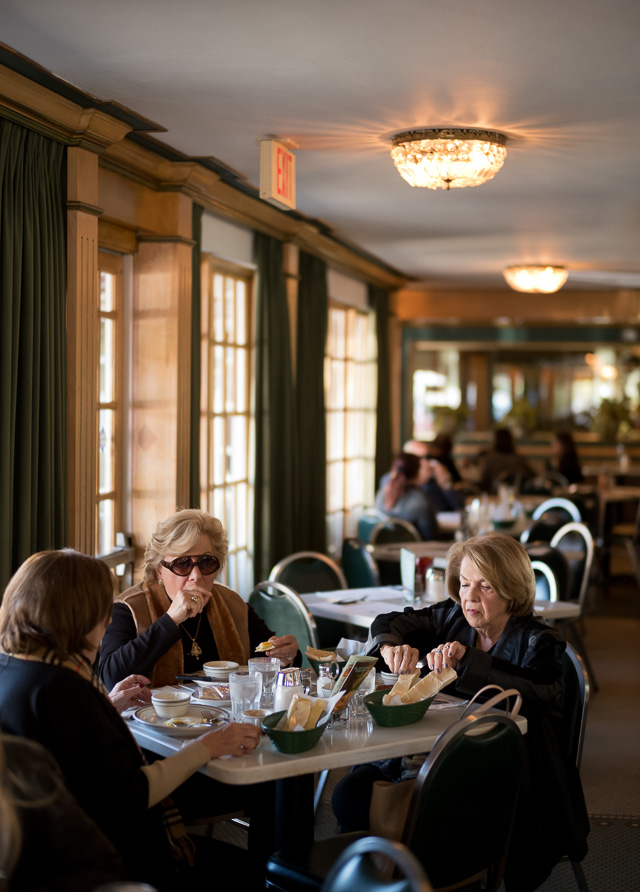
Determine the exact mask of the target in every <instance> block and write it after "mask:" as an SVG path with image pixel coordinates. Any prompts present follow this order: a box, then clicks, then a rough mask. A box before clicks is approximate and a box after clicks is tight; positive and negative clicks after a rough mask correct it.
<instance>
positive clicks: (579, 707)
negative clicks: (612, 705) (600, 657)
mask: <svg viewBox="0 0 640 892" xmlns="http://www.w3.org/2000/svg"><path fill="white" fill-rule="evenodd" d="M562 674H563V676H564V693H563V695H562V703H561V707H560V708H561V711H562V718H563V720H564V728H565V735H566V737H565V739H566V744H567V749H568V751H569V754H570V755H571V758H572V760H573V761H574V762H575V764H576V767H577V769H578V771H580V765H581V763H582V750H583V747H584V735H585V730H586V726H587V710H588V708H589V696H590V691H589V676H588V674H587V670H586V668H585V665H584V662H583V660H582V659H581V657H580V655H579V654H578V653H577V652H576V651H575V650H574V649H573V648H572V647H571V645H570V644H567V649H566V650H565V652H564V654H563V657H562ZM571 869H572V870H573V875H574V877H575V880H576V883H577V885H578V889H579V890H580V892H589V886H588V884H587V880H586V878H585V875H584V871H583V870H582V865H581V864H580V862H579V861H571Z"/></svg>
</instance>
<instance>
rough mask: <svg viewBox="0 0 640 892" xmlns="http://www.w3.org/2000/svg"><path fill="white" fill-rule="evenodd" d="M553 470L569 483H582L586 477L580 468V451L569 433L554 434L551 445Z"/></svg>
mask: <svg viewBox="0 0 640 892" xmlns="http://www.w3.org/2000/svg"><path fill="white" fill-rule="evenodd" d="M551 452H552V453H553V457H552V459H551V469H552V470H553V471H557V472H558V474H562V476H563V477H564V478H565V479H566V480H567V482H568V483H582V482H583V481H584V477H583V475H582V468H581V467H580V459H579V458H578V451H577V449H576V445H575V443H574V442H573V437H572V436H571V434H570V433H569V432H568V431H560V432H559V433H557V434H554V437H553V441H552V443H551Z"/></svg>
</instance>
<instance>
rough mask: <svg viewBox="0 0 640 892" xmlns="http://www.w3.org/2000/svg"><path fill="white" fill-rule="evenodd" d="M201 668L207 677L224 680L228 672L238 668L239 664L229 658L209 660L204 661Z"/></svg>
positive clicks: (227, 676)
mask: <svg viewBox="0 0 640 892" xmlns="http://www.w3.org/2000/svg"><path fill="white" fill-rule="evenodd" d="M202 668H203V669H204V674H205V675H206V676H207V677H208V678H218V679H222V680H223V681H226V679H227V678H229V673H230V672H233V671H234V670H235V669H238V668H239V664H238V663H233V662H232V661H231V660H210V662H208V663H204V665H203V666H202Z"/></svg>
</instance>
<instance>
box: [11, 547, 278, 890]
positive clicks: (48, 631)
mask: <svg viewBox="0 0 640 892" xmlns="http://www.w3.org/2000/svg"><path fill="white" fill-rule="evenodd" d="M113 586H114V579H113V577H112V575H111V573H110V571H109V569H108V567H107V566H106V564H104V563H103V562H102V561H100V560H98V559H97V558H93V557H88V556H87V555H83V554H80V553H79V552H76V551H71V550H63V551H45V552H40V553H38V554H35V555H33V556H32V557H30V558H29V559H28V560H27V561H25V563H24V564H23V565H22V566H21V567H20V568H19V569H18V570H17V572H16V573H15V574H14V576H13V577H12V578H11V580H10V581H9V584H8V586H7V588H6V591H5V593H4V600H3V602H2V605H1V606H0V651H1V652H0V725H1V726H2V728H3V729H4V730H5V731H6V732H7V733H10V734H13V735H15V736H17V737H25V738H27V739H29V740H35V741H37V742H38V743H40V744H41V745H42V746H44V747H46V749H47V750H48V751H49V752H50V753H51V754H52V756H53V757H54V759H55V760H56V762H57V763H58V765H59V766H60V769H61V771H62V775H63V778H64V782H65V785H66V787H67V789H68V790H69V791H70V793H71V794H72V795H73V796H75V798H76V799H77V801H78V803H79V805H80V806H81V808H83V809H84V811H85V812H86V813H87V814H88V815H89V817H91V818H92V819H93V820H94V821H95V823H96V824H97V825H98V827H99V828H100V830H101V831H102V832H103V833H104V835H105V836H106V837H107V838H108V839H109V840H110V841H111V843H112V844H113V845H114V846H115V848H116V850H117V852H118V853H119V855H120V857H121V858H122V860H123V862H124V872H125V876H126V877H127V878H128V879H131V880H137V881H141V882H147V883H150V884H151V885H153V886H155V887H156V888H157V889H158V890H159V892H165V890H166V892H178V890H180V889H184V888H187V886H189V885H190V884H192V883H193V882H196V883H198V882H200V883H202V882H204V881H205V880H206V878H207V877H210V876H211V875H212V873H213V872H216V871H219V869H220V861H219V858H220V857H221V856H222V857H224V858H226V859H227V860H228V861H229V863H228V864H227V865H226V869H227V870H229V871H234V872H235V871H241V872H242V869H243V864H244V863H246V860H245V862H243V858H242V855H244V852H241V850H239V849H238V850H237V851H238V856H237V859H236V858H235V857H233V858H231V857H230V853H234V852H235V851H236V849H235V848H234V847H232V846H224V845H223V844H221V845H218V844H216V843H215V842H214V841H213V840H204V839H203V838H200V837H198V838H192V837H191V836H189V835H188V834H187V833H186V830H185V828H184V825H183V824H182V821H181V816H180V813H179V811H178V810H177V809H176V808H175V805H174V803H173V802H171V801H170V800H168V799H167V797H168V796H169V795H170V794H172V793H173V792H174V791H176V793H177V794H179V793H180V791H181V789H182V785H183V784H184V782H185V781H186V780H187V779H188V778H191V776H192V775H194V774H195V772H196V771H197V770H198V769H199V768H201V767H203V766H204V765H206V764H207V762H208V761H209V760H210V759H216V758H218V757H220V756H223V755H229V756H235V757H242V756H243V755H244V754H245V753H247V752H251V751H252V750H253V749H255V748H256V746H257V745H258V740H259V737H260V731H259V729H258V728H256V727H255V726H254V725H249V724H237V723H229V724H226V725H223V726H222V727H221V728H220V729H218V730H213V731H209V732H208V733H205V734H203V735H201V736H200V737H198V738H197V739H195V740H194V741H190V742H188V743H187V745H186V746H184V747H183V748H182V749H181V750H180V751H179V752H177V753H174V754H173V755H171V756H169V757H168V758H166V759H161V760H159V761H157V762H154V763H153V764H151V765H148V764H145V759H144V757H143V755H142V752H141V750H140V749H139V747H138V745H137V743H136V741H135V739H134V737H133V736H132V734H131V732H130V731H129V728H128V727H127V725H126V723H125V722H124V720H123V719H122V718H121V716H120V715H119V714H118V711H117V710H116V708H115V707H114V704H113V702H112V701H111V700H110V699H109V697H108V695H107V692H106V690H105V688H104V686H103V685H102V683H101V682H100V680H99V678H98V677H97V676H96V675H95V674H94V672H93V668H92V667H93V664H94V661H95V659H96V655H97V652H98V648H99V646H100V641H101V639H102V636H103V634H104V630H105V627H106V625H107V623H108V622H109V618H110V616H111V611H112V608H113V590H114V588H113ZM137 678H139V676H138V677H137ZM139 691H140V687H139V682H138V681H136V680H134V681H133V683H132V684H129V681H128V680H124V681H123V682H121V683H120V687H119V694H120V697H119V698H117V699H118V706H119V708H120V709H122V708H124V707H126V706H127V702H136V701H137V699H138V695H139ZM198 781H199V782H200V783H199V787H200V789H201V793H200V795H201V797H202V798H203V799H204V800H205V802H204V805H205V806H206V807H208V808H209V812H208V814H211V813H212V812H213V813H228V812H230V811H238V810H240V809H241V808H243V807H244V806H243V805H239V804H235V807H234V808H229V807H228V803H227V802H225V801H224V797H225V792H226V793H227V794H229V791H230V795H227V798H232V799H233V800H234V802H235V803H237V801H238V799H239V798H240V800H241V801H242V796H243V795H245V789H243V790H242V791H241V792H239V791H237V788H229V787H226V785H224V784H216V783H215V782H214V781H209V780H208V779H207V778H203V777H199V778H198ZM203 782H204V783H203ZM254 786H255V787H256V789H260V788H266V787H268V786H269V785H268V784H260V785H254ZM218 793H219V795H218ZM266 798H267V797H265V796H262V797H258V799H257V801H258V802H259V803H260V806H261V808H263V809H264V812H265V824H266V825H267V826H265V827H264V828H263V832H264V834H265V839H267V838H268V835H269V827H268V821H269V820H270V821H271V823H273V818H272V816H269V815H268V811H269V809H268V804H265V799H266ZM217 806H218V807H220V806H221V808H220V812H215V809H216V807H217ZM259 816H260V815H259ZM253 829H254V827H253V822H252V830H253ZM255 829H256V831H257V829H258V828H257V827H256V828H255ZM209 843H211V845H209ZM220 848H222V849H224V852H223V853H221V852H220ZM213 849H215V851H212V850H213ZM254 864H255V868H256V869H257V868H259V867H260V866H261V865H260V864H259V863H256V862H254ZM251 866H252V867H253V866H254V865H251ZM200 871H201V872H200ZM247 879H248V877H243V878H242V879H239V880H238V883H239V885H240V886H241V887H242V882H243V880H245V881H246V880H247Z"/></svg>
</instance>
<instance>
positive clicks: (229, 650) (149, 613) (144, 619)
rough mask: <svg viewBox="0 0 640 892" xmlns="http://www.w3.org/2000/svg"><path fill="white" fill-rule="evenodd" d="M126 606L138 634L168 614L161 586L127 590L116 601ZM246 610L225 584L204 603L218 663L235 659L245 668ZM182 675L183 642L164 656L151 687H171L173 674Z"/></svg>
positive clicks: (143, 585) (144, 585) (215, 588)
mask: <svg viewBox="0 0 640 892" xmlns="http://www.w3.org/2000/svg"><path fill="white" fill-rule="evenodd" d="M115 600H116V601H119V602H121V603H123V604H126V605H127V607H128V608H129V610H130V611H131V613H132V615H133V619H134V621H135V624H136V632H137V634H138V635H140V633H141V632H144V631H145V630H146V629H148V628H149V626H150V625H151V624H152V623H154V622H155V621H156V620H157V619H159V618H160V617H161V616H163V615H164V614H165V613H166V612H167V595H166V592H165V590H164V589H163V588H162V586H160V585H157V584H155V583H154V584H152V585H149V584H148V583H147V582H142V583H139V584H138V585H134V586H132V588H128V589H127V590H126V591H125V592H123V593H122V594H121V595H117V597H116V598H115ZM247 615H248V607H247V605H246V604H245V602H244V601H243V600H242V598H241V597H240V595H238V594H236V592H234V591H232V590H231V589H230V588H227V587H226V586H224V585H218V584H216V585H214V586H213V590H212V593H211V598H210V599H209V603H208V604H207V609H206V617H207V620H208V621H209V625H210V626H211V631H212V632H213V637H214V639H215V642H216V647H217V648H218V656H219V658H220V659H221V660H234V661H235V662H236V663H239V664H240V665H245V664H246V662H247V660H248V659H249V657H250V655H251V648H250V644H249V627H248V621H247ZM183 673H184V654H183V650H182V641H176V643H175V644H174V645H173V646H172V647H171V648H169V650H168V651H167V652H166V653H165V654H163V655H162V656H161V657H160V659H159V660H158V662H157V663H156V665H155V666H154V669H153V675H152V677H151V684H152V686H153V687H159V686H161V685H166V684H174V683H175V679H176V675H182V674H183Z"/></svg>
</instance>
